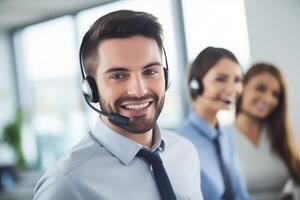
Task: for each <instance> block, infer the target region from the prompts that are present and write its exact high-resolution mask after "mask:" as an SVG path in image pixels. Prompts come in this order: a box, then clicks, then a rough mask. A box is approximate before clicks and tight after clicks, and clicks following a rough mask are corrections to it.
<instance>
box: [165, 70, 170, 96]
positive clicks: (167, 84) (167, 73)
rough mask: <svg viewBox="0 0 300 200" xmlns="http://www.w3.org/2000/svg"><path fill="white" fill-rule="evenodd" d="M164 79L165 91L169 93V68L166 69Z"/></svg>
mask: <svg viewBox="0 0 300 200" xmlns="http://www.w3.org/2000/svg"><path fill="white" fill-rule="evenodd" d="M164 77H165V91H167V90H168V89H169V87H170V83H169V70H168V69H167V68H164Z"/></svg>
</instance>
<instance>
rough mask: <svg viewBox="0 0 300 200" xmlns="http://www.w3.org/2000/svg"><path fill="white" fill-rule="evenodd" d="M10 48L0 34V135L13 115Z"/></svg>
mask: <svg viewBox="0 0 300 200" xmlns="http://www.w3.org/2000/svg"><path fill="white" fill-rule="evenodd" d="M11 52H12V48H11V45H10V42H9V37H8V34H7V33H6V32H0V135H1V132H2V128H3V126H5V125H6V124H7V123H8V122H10V120H13V118H14V115H15V103H16V99H15V91H14V90H15V87H14V84H13V83H14V81H13V68H12V57H11Z"/></svg>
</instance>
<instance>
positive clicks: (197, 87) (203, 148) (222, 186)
mask: <svg viewBox="0 0 300 200" xmlns="http://www.w3.org/2000/svg"><path fill="white" fill-rule="evenodd" d="M242 77H243V74H242V70H241V67H240V64H239V62H238V60H237V58H236V57H235V55H234V54H233V53H232V52H230V51H228V50H226V49H223V48H214V47H207V48H206V49H204V50H203V51H202V52H200V54H199V55H198V56H197V57H196V59H195V61H194V62H193V63H192V66H191V69H190V72H189V74H188V86H189V93H190V96H191V99H192V108H191V110H190V112H189V115H188V117H187V118H186V120H185V121H184V122H183V123H182V125H181V126H180V127H179V128H178V129H177V131H178V132H179V133H180V134H182V135H183V136H185V137H187V138H188V139H189V140H190V141H191V142H192V143H193V144H194V145H195V147H196V148H197V151H198V155H199V157H200V161H201V171H200V172H201V190H202V193H203V197H204V199H209V200H245V199H251V197H249V195H248V193H247V192H246V190H245V187H244V184H243V181H242V180H241V177H240V175H239V168H238V163H237V157H236V155H235V149H234V144H233V138H232V134H230V133H227V132H225V130H224V128H223V127H222V126H220V125H219V123H218V120H217V112H218V111H219V110H221V109H229V108H230V107H231V105H233V104H235V101H236V99H237V98H238V97H239V96H240V94H241V92H242ZM199 170H200V169H199ZM199 190H200V188H199Z"/></svg>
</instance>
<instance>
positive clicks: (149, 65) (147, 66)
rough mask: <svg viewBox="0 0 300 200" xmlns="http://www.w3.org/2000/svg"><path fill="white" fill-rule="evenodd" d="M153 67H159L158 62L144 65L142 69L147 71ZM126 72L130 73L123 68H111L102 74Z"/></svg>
mask: <svg viewBox="0 0 300 200" xmlns="http://www.w3.org/2000/svg"><path fill="white" fill-rule="evenodd" d="M155 65H161V63H160V62H151V63H149V64H147V65H145V66H144V67H143V69H147V68H150V67H152V66H155ZM128 71H130V70H129V69H128V68H125V67H112V68H110V69H108V70H106V71H105V72H104V73H105V74H108V73H112V72H128Z"/></svg>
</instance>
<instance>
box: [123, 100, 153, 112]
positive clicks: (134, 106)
mask: <svg viewBox="0 0 300 200" xmlns="http://www.w3.org/2000/svg"><path fill="white" fill-rule="evenodd" d="M152 103H153V100H148V101H143V102H127V103H123V104H121V107H122V108H123V109H126V110H129V111H140V110H145V109H147V108H148V107H149V106H150V105H151V104H152Z"/></svg>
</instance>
